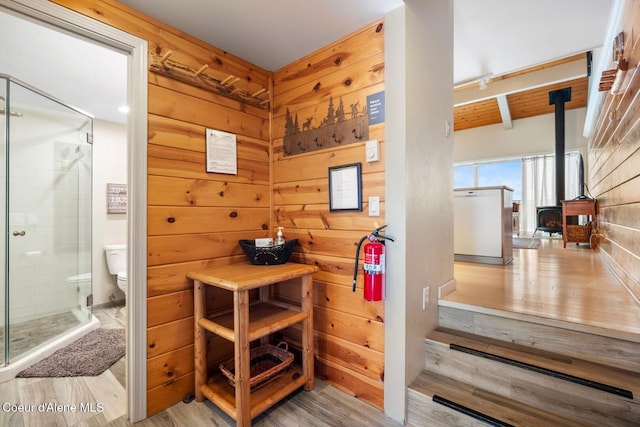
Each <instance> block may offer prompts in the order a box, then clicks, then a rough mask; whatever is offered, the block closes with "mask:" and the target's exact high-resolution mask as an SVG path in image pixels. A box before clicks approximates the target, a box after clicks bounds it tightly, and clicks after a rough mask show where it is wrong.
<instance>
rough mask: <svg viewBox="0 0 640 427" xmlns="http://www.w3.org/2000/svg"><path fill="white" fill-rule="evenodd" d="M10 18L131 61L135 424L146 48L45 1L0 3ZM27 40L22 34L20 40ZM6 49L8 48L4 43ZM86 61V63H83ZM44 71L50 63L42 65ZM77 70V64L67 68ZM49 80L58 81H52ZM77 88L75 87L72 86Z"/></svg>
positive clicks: (140, 389)
mask: <svg viewBox="0 0 640 427" xmlns="http://www.w3.org/2000/svg"><path fill="white" fill-rule="evenodd" d="M0 13H7V14H10V15H13V16H17V17H20V18H22V19H25V20H28V21H31V22H33V23H36V24H38V25H41V26H43V27H48V28H50V29H54V30H56V31H59V32H60V33H64V34H67V35H71V36H72V37H75V38H77V39H82V40H85V41H86V42H88V43H93V44H94V45H99V46H102V47H104V48H107V49H111V50H115V51H118V52H121V53H122V54H124V55H126V57H127V71H126V73H127V76H128V82H129V84H128V88H127V104H128V106H129V108H130V111H131V113H130V114H129V116H128V118H127V120H126V123H127V125H126V126H127V131H126V134H127V158H128V161H127V184H128V194H129V203H128V209H127V214H128V215H127V219H128V220H127V226H126V228H127V239H126V240H127V242H126V243H127V244H128V247H129V251H128V262H127V265H128V268H127V277H128V281H129V284H131V283H139V284H140V286H135V287H131V286H130V287H129V288H128V292H127V337H128V339H127V355H128V357H127V368H126V370H127V376H126V384H127V387H126V388H127V409H128V410H127V412H128V415H129V419H130V420H131V421H134V422H135V421H139V420H141V419H143V418H145V417H146V357H145V354H146V346H145V342H146V340H145V337H146V286H145V284H146V240H145V239H146V140H147V132H146V130H147V124H146V121H147V43H146V41H144V40H141V39H139V38H137V37H134V36H132V35H130V34H127V33H124V32H123V31H120V30H117V29H115V28H112V27H109V26H107V25H104V24H101V23H99V22H97V21H94V20H93V19H90V18H88V17H85V16H82V15H80V14H77V13H75V12H72V11H69V10H68V9H65V8H63V7H61V6H58V5H55V4H53V3H50V2H48V1H44V0H0ZM17 36H22V37H24V34H22V35H17ZM3 45H4V46H5V47H9V46H10V45H9V44H5V43H3ZM85 61H86V59H85ZM37 65H38V66H40V67H43V68H44V67H46V65H47V64H46V63H43V62H42V61H40V62H39V63H38V64H37ZM68 65H69V67H73V66H74V64H73V63H71V64H68ZM49 77H50V78H51V79H53V78H54V77H55V76H53V75H49ZM73 83H74V82H71V84H73Z"/></svg>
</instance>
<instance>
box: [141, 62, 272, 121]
mask: <svg viewBox="0 0 640 427" xmlns="http://www.w3.org/2000/svg"><path fill="white" fill-rule="evenodd" d="M171 54H172V52H171V51H170V50H169V51H167V52H166V53H165V54H164V55H162V56H159V55H156V54H155V53H153V52H150V57H151V58H150V61H149V62H150V64H151V65H150V66H149V68H150V70H151V71H152V72H154V73H158V74H162V75H164V76H166V77H169V78H172V79H175V80H178V81H181V82H183V83H186V84H189V85H192V86H196V87H199V88H200V89H204V90H208V91H210V92H214V93H217V94H219V95H222V96H226V97H229V98H233V99H236V100H238V101H241V102H244V103H246V104H250V105H253V106H254V107H258V108H261V109H264V110H267V109H269V90H268V89H267V88H264V87H263V88H261V89H259V90H257V91H255V92H251V91H249V90H247V89H245V88H242V87H239V86H237V84H238V82H240V80H241V79H240V78H239V77H236V76H234V75H229V76H227V77H226V78H224V79H222V80H219V79H216V78H214V77H211V76H210V75H208V74H207V73H205V71H206V70H207V68H209V65H208V64H204V65H202V66H201V67H200V68H198V69H195V68H191V67H189V66H187V65H184V64H180V63H178V62H176V61H173V60H171V59H169V57H170V56H171Z"/></svg>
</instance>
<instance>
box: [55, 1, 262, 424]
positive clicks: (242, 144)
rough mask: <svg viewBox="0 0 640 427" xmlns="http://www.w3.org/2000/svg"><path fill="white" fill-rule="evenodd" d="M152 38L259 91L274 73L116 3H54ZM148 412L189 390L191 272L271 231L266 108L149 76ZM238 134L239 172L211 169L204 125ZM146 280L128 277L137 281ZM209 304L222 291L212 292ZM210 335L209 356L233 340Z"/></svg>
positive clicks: (218, 301)
mask: <svg viewBox="0 0 640 427" xmlns="http://www.w3.org/2000/svg"><path fill="white" fill-rule="evenodd" d="M55 2H56V3H59V4H61V5H63V6H66V7H68V8H70V9H73V10H75V11H77V12H79V13H82V14H84V15H87V16H89V17H91V18H94V19H96V20H98V21H101V22H104V23H106V24H108V25H111V26H113V27H116V28H119V29H121V30H124V31H126V32H128V33H131V34H134V35H136V36H138V37H140V38H142V39H145V40H147V41H148V42H149V52H150V53H155V54H156V55H160V56H162V55H164V53H166V52H167V51H168V50H171V51H172V52H173V54H172V55H171V59H172V60H175V61H176V62H179V63H181V64H184V65H187V66H189V67H191V68H193V69H199V68H200V67H201V66H202V65H203V64H208V66H209V68H208V69H207V70H206V73H210V74H212V75H213V76H217V77H218V78H220V80H221V79H222V78H224V76H228V75H234V76H236V77H239V78H240V79H241V82H240V83H239V84H242V85H243V86H244V87H245V88H248V89H249V90H251V91H253V92H256V91H258V90H260V89H262V88H267V89H268V88H269V87H270V85H271V78H272V77H271V76H272V73H270V72H267V71H264V70H261V69H259V68H258V67H255V66H254V65H252V64H249V63H247V62H246V61H243V60H241V59H239V58H236V57H234V56H233V55H230V54H228V53H226V52H223V51H221V50H220V49H217V48H215V47H213V46H210V45H207V44H205V43H204V42H202V41H199V40H197V39H194V38H192V37H190V36H188V35H186V34H184V33H181V32H179V31H177V30H175V29H173V28H171V27H169V26H167V25H164V24H162V23H160V22H158V21H155V20H153V19H151V18H149V17H147V16H145V15H143V14H140V13H138V12H136V11H134V10H132V9H129V8H127V7H125V6H124V5H121V4H119V3H117V2H115V1H112V0H104V1H100V0H55ZM148 91H149V116H148V126H149V127H148V138H149V139H148V188H147V191H148V241H147V244H148V266H149V267H148V279H147V280H148V281H147V283H146V286H147V292H148V302H147V310H148V319H147V321H148V332H147V333H148V335H147V357H148V364H147V386H148V394H147V402H148V404H147V415H148V416H151V415H153V414H155V413H157V412H159V411H161V410H162V409H164V408H166V407H169V406H171V405H173V404H174V403H176V402H179V401H180V400H182V399H183V398H184V397H185V396H186V395H187V394H189V393H192V392H193V390H194V379H193V284H192V283H191V282H190V281H188V280H186V278H185V273H186V272H187V271H189V270H192V269H198V268H201V267H205V266H210V265H216V264H227V263H233V262H243V261H245V260H246V258H245V256H244V255H243V254H242V252H241V249H240V247H239V246H238V243H237V241H238V239H240V238H255V237H266V236H268V235H270V234H271V233H270V231H269V229H270V221H271V218H270V215H271V186H270V158H269V152H270V149H269V125H270V121H269V113H270V112H269V109H268V108H266V109H260V108H257V107H252V106H250V105H245V104H243V103H241V102H239V101H236V100H233V99H230V98H225V97H222V96H219V95H216V94H214V93H211V92H208V91H204V90H201V89H198V88H196V87H193V86H189V85H186V84H183V83H180V82H178V81H175V80H172V79H169V78H166V77H164V76H161V75H158V74H154V73H149V86H148ZM206 128H213V129H218V130H222V131H227V132H232V133H235V134H236V135H237V139H238V174H237V175H235V176H234V175H221V174H213V173H207V172H206V167H205V129H206ZM138 285H142V286H144V285H145V284H134V286H138ZM208 300H209V307H210V308H214V307H216V306H224V305H228V304H230V302H231V300H230V298H229V295H227V294H216V293H215V292H211V293H210V295H208ZM220 344H224V342H222V341H221V339H218V340H214V339H211V340H210V346H211V348H215V349H216V351H210V352H209V353H210V354H209V358H210V360H211V361H214V360H216V359H218V360H219V359H220V358H222V357H224V354H223V353H225V352H230V351H232V347H230V346H228V345H226V346H224V345H223V346H221V345H220Z"/></svg>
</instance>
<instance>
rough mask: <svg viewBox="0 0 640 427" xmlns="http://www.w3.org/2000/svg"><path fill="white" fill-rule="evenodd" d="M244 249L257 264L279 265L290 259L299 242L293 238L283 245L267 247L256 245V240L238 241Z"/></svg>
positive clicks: (250, 259) (252, 262) (248, 256)
mask: <svg viewBox="0 0 640 427" xmlns="http://www.w3.org/2000/svg"><path fill="white" fill-rule="evenodd" d="M238 243H240V246H241V247H242V250H243V251H244V253H245V254H246V255H247V258H249V261H250V262H251V264H255V265H278V264H284V263H286V262H287V261H288V260H289V257H290V256H291V253H292V252H293V248H294V247H295V246H296V245H297V244H298V239H291V240H287V241H286V242H284V244H282V245H274V246H267V247H264V248H262V247H256V243H255V240H240V241H238Z"/></svg>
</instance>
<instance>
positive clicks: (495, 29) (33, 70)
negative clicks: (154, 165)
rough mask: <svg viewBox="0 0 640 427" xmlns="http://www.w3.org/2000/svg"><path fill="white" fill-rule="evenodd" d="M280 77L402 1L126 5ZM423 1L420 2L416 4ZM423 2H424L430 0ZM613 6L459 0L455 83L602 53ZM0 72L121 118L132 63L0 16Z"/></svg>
mask: <svg viewBox="0 0 640 427" xmlns="http://www.w3.org/2000/svg"><path fill="white" fill-rule="evenodd" d="M120 1H121V2H122V3H124V4H126V5H128V6H130V7H132V8H134V9H137V10H138V11H141V12H142V13H144V14H146V15H149V16H151V17H153V18H155V19H158V20H159V21H162V22H164V23H166V24H169V25H171V26H173V27H176V28H178V29H179V30H181V31H183V32H185V33H188V34H191V35H193V36H194V37H197V38H198V39H201V40H203V41H205V42H208V43H209V44H211V45H214V46H216V47H218V48H220V49H223V50H226V51H228V52H230V53H232V54H234V55H236V56H238V57H241V58H243V59H245V60H247V61H249V62H251V63H253V64H255V65H257V66H260V67H262V68H264V69H266V70H271V71H275V70H277V69H279V68H281V67H282V66H284V65H287V64H289V63H291V62H293V61H295V60H297V59H299V58H300V57H303V56H305V55H307V54H309V53H311V52H313V51H315V50H317V49H318V48H320V47H322V46H325V45H327V44H329V43H331V42H333V41H335V40H338V39H340V38H342V37H343V36H345V35H347V34H349V33H351V32H353V31H356V30H358V29H359V28H362V27H363V26H365V25H367V24H369V23H371V22H373V21H375V20H376V19H379V18H381V17H383V16H384V14H385V13H386V12H388V11H389V10H392V9H394V8H396V7H399V6H400V5H402V4H403V0H268V1H267V0H261V1H256V0H226V1H222V0H181V1H170V0H120ZM414 1H418V0H414ZM425 1H426V0H425ZM614 1H616V0H561V1H558V0H535V1H533V0H453V7H454V76H453V80H454V82H456V83H460V82H464V81H468V80H473V79H478V78H480V77H482V76H486V75H494V76H497V75H501V74H504V73H507V72H511V71H516V70H519V69H522V68H526V67H529V66H532V65H537V64H541V63H544V62H546V61H549V60H553V59H557V58H561V57H564V56H568V55H572V54H574V53H577V52H583V51H585V50H589V49H597V48H598V47H600V46H601V45H602V43H603V41H604V39H605V31H606V29H607V24H608V20H609V14H610V10H611V7H612V4H613V2H614ZM0 40H2V43H0V73H5V74H12V75H14V76H15V77H17V78H18V79H20V80H22V81H25V82H27V83H29V84H31V85H33V86H36V87H38V88H40V89H42V90H44V91H46V92H48V93H50V94H52V95H54V96H55V97H58V98H60V99H63V100H65V101H66V102H68V103H70V104H72V105H74V106H76V107H78V108H81V109H83V110H86V111H88V112H90V113H92V114H94V115H95V116H96V117H98V118H103V119H105V120H110V121H118V122H123V121H124V118H123V116H122V115H121V114H120V113H117V112H115V109H116V108H117V107H118V106H120V105H122V104H124V103H125V101H126V73H125V71H126V67H125V64H126V57H124V56H123V55H120V54H118V53H115V52H113V51H110V50H107V49H105V48H102V47H99V46H96V45H94V44H92V43H88V42H81V41H79V40H77V39H74V38H72V37H71V36H67V35H64V34H60V33H56V32H54V31H53V30H50V29H46V28H43V27H39V26H38V25H36V24H33V23H30V22H27V21H24V20H21V19H17V18H15V17H11V16H8V15H6V14H4V13H2V12H1V11H0Z"/></svg>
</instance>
